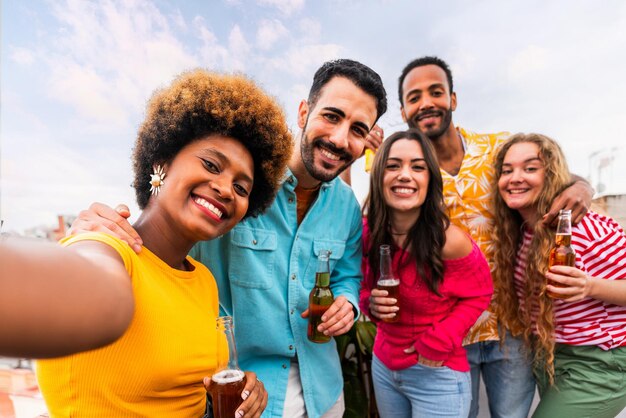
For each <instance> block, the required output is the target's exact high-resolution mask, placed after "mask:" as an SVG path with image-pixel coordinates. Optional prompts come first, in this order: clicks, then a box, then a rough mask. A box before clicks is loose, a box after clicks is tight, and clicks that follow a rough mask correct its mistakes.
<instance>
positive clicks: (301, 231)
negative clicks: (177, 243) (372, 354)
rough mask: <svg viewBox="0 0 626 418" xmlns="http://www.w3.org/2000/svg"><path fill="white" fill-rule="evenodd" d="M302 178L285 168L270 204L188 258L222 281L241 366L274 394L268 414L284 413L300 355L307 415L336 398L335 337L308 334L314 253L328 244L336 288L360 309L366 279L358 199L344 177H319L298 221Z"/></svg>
mask: <svg viewBox="0 0 626 418" xmlns="http://www.w3.org/2000/svg"><path fill="white" fill-rule="evenodd" d="M296 184H297V180H296V178H295V176H293V174H292V173H291V172H288V173H287V175H286V178H285V179H284V181H283V184H282V186H281V188H280V189H279V191H278V195H277V197H276V200H275V201H274V203H273V204H272V206H271V207H270V208H269V209H268V210H267V211H266V212H265V213H264V214H263V215H260V216H258V217H256V218H248V219H246V220H244V221H243V222H241V223H239V224H238V225H237V226H236V227H235V228H233V230H232V231H231V232H230V233H228V234H227V235H224V236H223V237H222V238H219V239H215V240H212V241H205V242H201V243H198V244H197V245H196V246H195V247H194V249H193V250H192V252H191V256H192V257H194V258H195V259H197V260H199V261H201V262H202V263H203V264H204V265H206V266H207V267H208V268H209V269H210V270H211V272H212V273H213V275H214V276H215V279H216V281H217V284H218V287H219V300H220V306H221V309H222V314H227V315H232V316H233V317H234V321H235V339H236V342H237V351H238V353H239V364H240V366H241V368H242V369H244V370H251V371H254V372H255V373H256V374H257V375H258V376H259V379H261V380H262V381H263V383H264V384H265V387H266V389H267V392H268V395H269V400H268V404H267V408H266V410H265V413H264V414H263V417H272V418H273V417H282V414H283V404H284V401H285V392H286V390H287V378H288V375H289V367H290V361H291V360H292V359H293V358H294V356H295V355H296V353H297V355H298V357H297V358H298V362H299V366H300V378H301V381H302V388H303V393H304V400H305V403H306V409H307V413H308V416H309V417H319V416H321V415H322V414H324V413H325V412H326V411H327V410H328V409H329V408H330V407H331V406H332V405H333V404H334V403H335V402H336V401H337V399H338V398H339V395H340V394H341V392H342V390H343V378H342V373H341V366H340V364H339V357H338V355H337V349H336V345H335V341H334V339H331V341H330V343H326V344H315V343H312V342H310V341H309V340H308V339H307V320H306V319H303V318H301V317H300V314H301V313H302V312H303V311H304V310H305V309H307V308H308V302H309V292H310V291H311V289H312V288H313V285H314V284H315V271H316V269H317V255H318V253H319V251H320V250H324V249H326V250H331V254H330V268H331V280H330V283H331V285H330V286H331V289H332V291H333V294H334V295H335V297H337V296H340V295H343V296H345V297H346V298H347V299H348V301H350V302H351V303H352V305H353V306H354V307H355V309H356V312H357V316H358V297H359V287H360V281H361V255H362V249H361V216H360V211H359V205H358V202H357V200H356V198H355V196H354V194H353V192H352V189H350V187H348V186H347V185H346V184H345V183H343V181H341V180H340V179H339V178H336V179H335V180H333V181H331V182H329V183H322V185H321V188H320V191H319V195H318V197H317V199H316V200H315V202H314V203H313V205H312V206H311V208H310V209H309V211H308V212H307V214H306V215H305V217H304V219H303V220H302V223H301V224H300V226H298V223H297V218H296V194H295V191H294V189H295V187H296Z"/></svg>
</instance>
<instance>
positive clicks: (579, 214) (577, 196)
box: [542, 182, 593, 226]
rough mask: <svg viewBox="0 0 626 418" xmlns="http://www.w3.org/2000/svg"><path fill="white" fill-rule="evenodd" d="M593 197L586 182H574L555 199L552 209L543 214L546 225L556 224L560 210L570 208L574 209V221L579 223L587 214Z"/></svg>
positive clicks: (543, 221)
mask: <svg viewBox="0 0 626 418" xmlns="http://www.w3.org/2000/svg"><path fill="white" fill-rule="evenodd" d="M592 197H593V195H592V193H591V194H590V189H589V186H588V185H587V184H586V183H584V182H576V183H574V184H573V185H572V186H570V187H568V188H567V189H565V190H564V191H563V192H562V193H561V194H560V195H558V196H557V197H556V198H555V199H554V202H552V206H551V207H550V210H549V211H548V213H546V214H545V215H544V216H543V219H542V223H543V224H544V225H545V226H556V223H557V216H558V214H559V211H560V210H561V209H569V210H571V211H572V222H573V223H574V224H577V223H578V222H580V221H581V220H582V219H583V217H584V216H585V215H586V214H587V211H588V210H589V205H590V204H591V198H592Z"/></svg>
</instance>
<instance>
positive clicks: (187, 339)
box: [36, 233, 228, 418]
mask: <svg viewBox="0 0 626 418" xmlns="http://www.w3.org/2000/svg"><path fill="white" fill-rule="evenodd" d="M83 240H95V241H100V242H103V243H106V244H107V245H110V246H111V247H113V248H114V249H115V250H116V251H117V252H118V253H119V254H120V256H121V257H122V259H123V260H124V264H125V266H126V270H127V271H128V273H129V275H130V276H131V280H132V287H133V293H134V297H135V313H134V316H133V319H132V321H131V323H130V326H129V327H128V329H127V330H126V332H125V333H124V335H123V336H122V337H121V338H120V339H118V340H117V341H116V342H114V343H113V344H110V345H108V346H106V347H103V348H99V349H96V350H92V351H87V352H84V353H80V354H74V355H71V356H67V357H62V358H58V359H53V360H40V361H38V362H37V364H36V371H37V378H38V381H39V385H40V388H41V391H42V393H43V396H44V398H45V400H46V404H47V406H48V409H49V412H50V416H51V417H54V418H56V417H107V418H108V417H139V416H145V417H194V418H198V417H200V416H202V414H203V413H204V408H205V393H206V392H205V389H204V386H203V385H202V378H203V376H210V375H211V374H213V373H214V371H215V370H216V367H217V365H218V362H219V363H222V362H223V361H225V360H226V359H227V357H228V352H225V350H218V334H217V331H216V327H215V318H216V317H217V316H218V312H219V311H218V299H217V286H216V284H215V279H214V278H213V275H212V274H211V272H210V271H209V270H208V269H207V268H206V267H204V266H203V265H202V264H200V263H198V262H196V261H195V260H193V259H191V258H190V257H188V261H189V262H190V263H191V264H192V265H193V266H194V267H195V269H194V271H191V272H189V271H180V270H175V269H173V268H171V267H169V266H168V265H167V264H166V263H165V262H163V261H162V260H161V259H159V258H158V257H157V256H156V255H154V254H153V253H151V252H150V251H149V250H148V249H147V248H145V247H144V248H143V249H142V251H141V253H140V254H135V253H134V252H133V251H132V249H130V247H129V246H128V245H127V244H126V243H124V242H122V241H120V240H118V239H116V238H113V237H111V236H108V235H105V234H100V233H89V234H83V235H79V236H76V237H70V238H69V239H66V240H64V241H63V245H66V246H67V245H70V244H72V243H74V242H77V241H83ZM85 280H89V278H88V277H86V278H85ZM68 297H71V295H68ZM219 342H220V345H221V343H222V341H221V340H219Z"/></svg>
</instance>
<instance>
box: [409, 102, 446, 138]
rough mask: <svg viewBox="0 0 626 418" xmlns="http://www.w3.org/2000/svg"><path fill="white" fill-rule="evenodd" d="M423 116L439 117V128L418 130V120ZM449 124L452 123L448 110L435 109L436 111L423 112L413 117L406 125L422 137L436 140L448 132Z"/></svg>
mask: <svg viewBox="0 0 626 418" xmlns="http://www.w3.org/2000/svg"><path fill="white" fill-rule="evenodd" d="M425 115H439V116H441V125H440V126H439V128H438V129H431V130H427V131H422V130H421V129H420V128H419V119H420V118H422V117H423V116H425ZM451 123H452V111H451V110H450V109H446V110H439V109H437V110H425V111H423V112H420V113H417V114H416V115H415V116H413V117H412V118H411V119H409V123H408V124H409V127H410V128H416V129H417V130H419V131H421V132H422V133H423V134H424V135H426V136H427V137H428V139H430V140H436V139H438V138H440V137H441V136H442V135H443V134H444V133H445V132H446V131H447V130H448V128H449V127H450V124H451Z"/></svg>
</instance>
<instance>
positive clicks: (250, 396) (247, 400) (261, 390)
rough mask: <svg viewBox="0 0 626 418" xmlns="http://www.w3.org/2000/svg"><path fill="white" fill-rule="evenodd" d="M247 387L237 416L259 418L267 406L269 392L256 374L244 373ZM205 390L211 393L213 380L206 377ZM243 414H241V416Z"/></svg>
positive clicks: (243, 392) (242, 393)
mask: <svg viewBox="0 0 626 418" xmlns="http://www.w3.org/2000/svg"><path fill="white" fill-rule="evenodd" d="M244 374H245V376H246V377H245V382H246V385H245V386H244V388H243V391H242V392H241V399H243V402H242V404H241V405H239V408H238V409H237V416H241V417H246V418H247V417H252V418H259V417H260V416H261V414H262V413H263V411H264V410H265V407H266V406H267V391H266V390H265V385H263V382H261V381H260V380H259V379H258V378H257V376H256V373H254V372H244ZM203 384H204V388H205V389H206V390H207V391H209V390H210V389H209V388H210V385H211V378H210V377H208V376H207V377H205V378H204V380H203ZM239 412H241V414H239Z"/></svg>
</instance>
